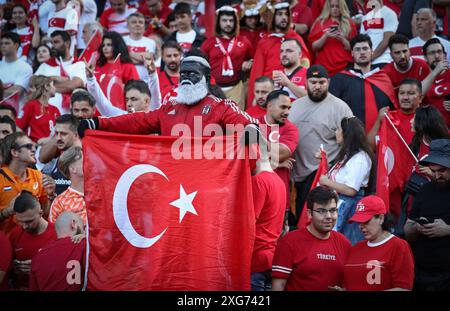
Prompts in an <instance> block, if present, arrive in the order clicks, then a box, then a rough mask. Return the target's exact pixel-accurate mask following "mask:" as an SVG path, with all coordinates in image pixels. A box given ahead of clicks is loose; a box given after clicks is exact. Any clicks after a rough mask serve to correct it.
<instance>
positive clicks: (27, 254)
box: [9, 223, 56, 288]
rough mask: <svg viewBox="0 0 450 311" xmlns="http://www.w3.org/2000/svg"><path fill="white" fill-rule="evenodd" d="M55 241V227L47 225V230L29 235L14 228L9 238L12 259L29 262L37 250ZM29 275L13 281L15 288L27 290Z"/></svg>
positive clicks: (50, 224) (18, 227)
mask: <svg viewBox="0 0 450 311" xmlns="http://www.w3.org/2000/svg"><path fill="white" fill-rule="evenodd" d="M54 240H56V232H55V225H54V224H52V223H48V225H47V229H46V230H45V231H44V232H42V233H41V234H37V235H36V234H31V233H28V232H27V231H25V230H23V229H22V227H21V226H16V227H15V228H14V229H13V230H12V231H11V234H10V236H9V241H10V242H11V245H12V248H13V255H14V259H17V260H20V261H24V260H30V259H32V258H33V256H34V255H36V254H37V253H38V252H39V250H40V249H41V248H43V247H45V246H47V245H48V244H49V243H50V242H52V241H54ZM28 281H29V275H21V276H20V277H18V278H16V280H15V282H14V283H15V287H16V288H28Z"/></svg>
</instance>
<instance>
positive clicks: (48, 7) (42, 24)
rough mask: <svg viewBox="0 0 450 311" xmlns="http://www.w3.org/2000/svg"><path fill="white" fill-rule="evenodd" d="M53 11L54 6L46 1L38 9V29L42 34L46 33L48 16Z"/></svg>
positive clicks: (48, 0)
mask: <svg viewBox="0 0 450 311" xmlns="http://www.w3.org/2000/svg"><path fill="white" fill-rule="evenodd" d="M53 11H55V5H54V4H53V2H52V1H50V0H47V1H45V2H44V3H42V5H41V6H40V7H39V28H41V30H42V32H43V33H47V32H48V15H49V14H50V12H53Z"/></svg>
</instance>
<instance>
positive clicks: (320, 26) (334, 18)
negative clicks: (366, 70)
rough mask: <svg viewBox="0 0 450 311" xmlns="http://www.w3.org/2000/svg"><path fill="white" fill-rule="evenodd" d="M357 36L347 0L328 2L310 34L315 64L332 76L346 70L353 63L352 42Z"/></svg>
mask: <svg viewBox="0 0 450 311" xmlns="http://www.w3.org/2000/svg"><path fill="white" fill-rule="evenodd" d="M356 35H357V30H356V26H355V23H354V22H353V20H352V19H351V17H350V12H349V10H348V7H347V4H346V3H345V0H327V1H326V2H325V5H324V7H323V10H322V13H321V14H320V16H319V17H318V18H317V20H316V22H315V23H314V24H313V26H312V27H311V32H310V34H309V42H310V43H311V45H312V49H313V51H314V52H315V55H316V58H315V63H316V64H321V65H323V66H324V67H325V68H326V69H327V70H328V73H329V75H330V76H332V75H334V74H336V73H338V72H339V71H341V70H343V69H345V67H347V64H348V63H349V62H352V61H353V58H352V55H351V53H350V40H351V39H352V38H353V37H354V36H356Z"/></svg>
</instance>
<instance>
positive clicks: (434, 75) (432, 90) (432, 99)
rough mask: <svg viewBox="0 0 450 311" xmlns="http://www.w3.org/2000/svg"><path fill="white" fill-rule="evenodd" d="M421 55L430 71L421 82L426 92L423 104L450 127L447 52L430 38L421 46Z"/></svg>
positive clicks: (449, 74) (440, 44) (441, 45)
mask: <svg viewBox="0 0 450 311" xmlns="http://www.w3.org/2000/svg"><path fill="white" fill-rule="evenodd" d="M423 54H424V55H425V60H426V61H427V63H428V66H430V68H431V70H432V71H431V73H430V74H429V75H428V76H427V77H426V78H425V80H424V81H423V82H422V86H423V88H424V90H428V93H427V97H426V100H425V102H428V103H430V104H431V105H433V106H435V107H436V108H437V109H438V110H439V112H440V113H441V114H442V116H443V117H444V120H445V122H446V123H447V126H448V127H450V89H449V83H450V71H449V70H448V69H449V62H448V59H447V51H446V50H445V47H444V45H443V44H442V42H441V41H440V40H439V39H437V38H432V39H430V40H428V41H427V42H426V43H425V45H424V46H423Z"/></svg>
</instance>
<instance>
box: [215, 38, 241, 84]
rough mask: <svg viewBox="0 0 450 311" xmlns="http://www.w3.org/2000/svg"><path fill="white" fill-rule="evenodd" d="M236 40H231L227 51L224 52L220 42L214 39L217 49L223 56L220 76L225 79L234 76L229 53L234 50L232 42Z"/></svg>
mask: <svg viewBox="0 0 450 311" xmlns="http://www.w3.org/2000/svg"><path fill="white" fill-rule="evenodd" d="M235 39H236V38H233V39H231V41H230V43H229V44H228V49H227V50H225V48H224V47H223V44H222V41H221V40H220V39H219V38H217V37H216V43H217V46H218V47H219V49H220V51H221V52H222V53H223V55H224V56H225V57H224V58H223V61H222V76H225V77H232V76H234V70H233V63H232V62H231V57H230V55H231V51H232V50H233V48H234V41H235Z"/></svg>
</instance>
